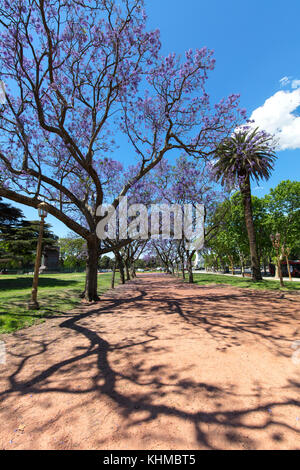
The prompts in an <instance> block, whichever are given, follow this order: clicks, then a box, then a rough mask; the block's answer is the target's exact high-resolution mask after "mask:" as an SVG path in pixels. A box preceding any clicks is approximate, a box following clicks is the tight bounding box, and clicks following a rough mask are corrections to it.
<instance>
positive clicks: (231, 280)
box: [194, 274, 300, 292]
mask: <svg viewBox="0 0 300 470" xmlns="http://www.w3.org/2000/svg"><path fill="white" fill-rule="evenodd" d="M194 282H195V284H199V285H207V284H224V285H230V286H234V287H244V288H248V289H260V290H282V291H296V290H297V291H298V292H300V282H297V281H294V282H293V281H292V282H290V281H285V282H284V287H280V283H279V281H275V280H274V281H266V280H263V281H260V282H254V281H252V280H251V279H250V278H247V277H246V278H242V277H234V276H222V275H219V274H194Z"/></svg>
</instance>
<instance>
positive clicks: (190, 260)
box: [187, 253, 194, 284]
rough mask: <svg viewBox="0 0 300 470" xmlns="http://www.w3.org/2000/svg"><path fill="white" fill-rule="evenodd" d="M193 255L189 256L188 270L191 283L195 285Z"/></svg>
mask: <svg viewBox="0 0 300 470" xmlns="http://www.w3.org/2000/svg"><path fill="white" fill-rule="evenodd" d="M192 258H193V253H192V254H190V255H188V256H187V270H188V274H189V283H190V284H193V283H194V275H193V262H192Z"/></svg>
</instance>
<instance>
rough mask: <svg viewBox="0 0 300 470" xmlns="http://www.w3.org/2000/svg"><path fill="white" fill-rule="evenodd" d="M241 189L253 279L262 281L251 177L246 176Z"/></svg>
mask: <svg viewBox="0 0 300 470" xmlns="http://www.w3.org/2000/svg"><path fill="white" fill-rule="evenodd" d="M240 189H241V193H242V197H243V206H244V216H245V223H246V228H247V233H248V239H249V246H250V255H251V269H252V279H253V281H261V280H262V276H261V272H260V262H259V259H258V255H257V246H256V237H255V230H254V223H253V212H252V201H251V187H250V178H249V176H246V179H245V182H244V183H243V184H242V185H241V187H240Z"/></svg>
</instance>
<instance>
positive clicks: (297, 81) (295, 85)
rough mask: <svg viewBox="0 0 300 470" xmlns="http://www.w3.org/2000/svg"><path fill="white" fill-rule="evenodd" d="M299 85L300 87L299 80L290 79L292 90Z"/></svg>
mask: <svg viewBox="0 0 300 470" xmlns="http://www.w3.org/2000/svg"><path fill="white" fill-rule="evenodd" d="M299 87H300V80H293V81H292V88H293V90H294V89H295V88H299Z"/></svg>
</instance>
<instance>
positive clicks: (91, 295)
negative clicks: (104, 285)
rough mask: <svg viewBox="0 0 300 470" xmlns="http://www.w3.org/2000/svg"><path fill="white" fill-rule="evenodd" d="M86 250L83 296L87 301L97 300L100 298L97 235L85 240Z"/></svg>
mask: <svg viewBox="0 0 300 470" xmlns="http://www.w3.org/2000/svg"><path fill="white" fill-rule="evenodd" d="M87 250H88V258H87V262H86V278H85V290H84V294H83V297H84V298H85V300H88V301H89V302H97V301H98V300H100V298H99V296H98V293H97V284H98V260H99V240H98V238H97V236H95V237H94V236H93V237H91V238H90V239H89V240H88V241H87Z"/></svg>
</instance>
